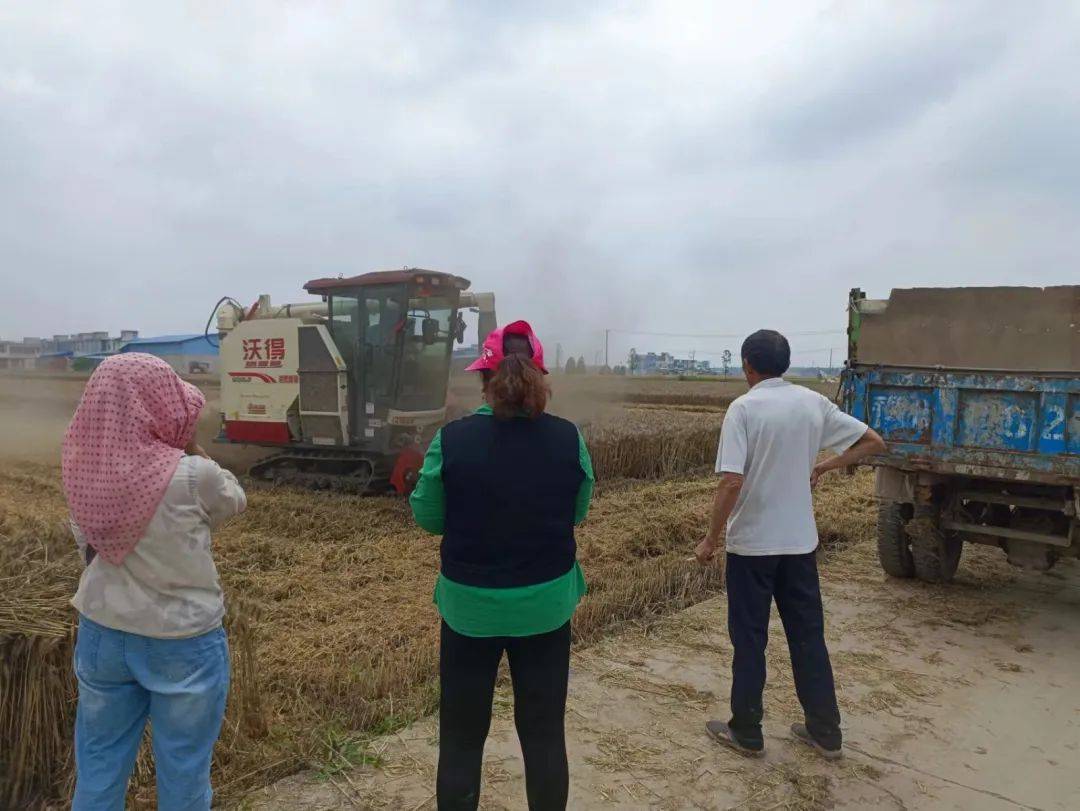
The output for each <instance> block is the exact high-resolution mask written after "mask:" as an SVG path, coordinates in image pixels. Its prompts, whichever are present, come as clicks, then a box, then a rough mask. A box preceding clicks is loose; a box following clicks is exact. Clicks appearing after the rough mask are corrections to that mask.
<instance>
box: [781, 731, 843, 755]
mask: <svg viewBox="0 0 1080 811" xmlns="http://www.w3.org/2000/svg"><path fill="white" fill-rule="evenodd" d="M791 734H792V735H794V736H795V738H796V740H800V741H802V742H803V743H805V744H808V745H810V746H812V747H814V748H815V749H817V750H818V751H819V752H820V753H821V756H822V757H823V758H825V759H826V760H839V759H840V758H842V757H843V756H844V750H843V749H842V748H836V749H826V748H825V747H824V746H822V745H821V744H820V743H818V742H817V741H816V740H814V736H813V735H811V734H810V730H808V729H807V728H806V724H792V725H791Z"/></svg>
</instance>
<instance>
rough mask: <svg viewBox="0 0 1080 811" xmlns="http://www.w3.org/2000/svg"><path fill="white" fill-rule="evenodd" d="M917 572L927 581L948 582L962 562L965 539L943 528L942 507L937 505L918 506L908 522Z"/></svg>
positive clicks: (919, 576) (917, 574)
mask: <svg viewBox="0 0 1080 811" xmlns="http://www.w3.org/2000/svg"><path fill="white" fill-rule="evenodd" d="M906 529H907V533H908V536H909V537H910V538H911V557H912V560H913V561H914V564H915V576H916V577H918V578H919V579H920V580H923V581H925V582H927V583H948V582H949V581H950V580H952V579H953V575H955V574H956V568H957V566H959V565H960V553H961V552H962V551H963V549H964V542H963V541H962V540H961V539H960V536H958V535H957V534H956V533H953V532H945V531H944V530H943V529H942V528H941V510H940V509H939V508H938V507H936V506H935V505H931V504H919V505H916V506H915V516H914V517H913V518H912V519H911V521H909V522H908V524H907V527H906Z"/></svg>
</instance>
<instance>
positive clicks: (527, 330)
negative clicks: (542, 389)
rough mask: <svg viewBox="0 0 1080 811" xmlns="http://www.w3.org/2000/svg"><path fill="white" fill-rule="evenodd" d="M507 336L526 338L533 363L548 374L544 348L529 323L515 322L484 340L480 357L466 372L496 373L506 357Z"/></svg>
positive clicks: (500, 328) (493, 331)
mask: <svg viewBox="0 0 1080 811" xmlns="http://www.w3.org/2000/svg"><path fill="white" fill-rule="evenodd" d="M507 335H520V336H522V337H523V338H526V339H527V340H528V341H529V347H530V348H531V349H532V362H533V363H535V364H536V366H537V368H538V369H540V371H541V372H543V373H544V374H547V373H548V370H547V369H546V368H544V347H543V345H542V344H541V343H540V339H539V338H537V337H536V333H535V332H533V328H532V327H531V326H530V325H529V322H528V321H515V322H514V323H513V324H507V325H506V326H505V327H499V329H496V330H492V331H491V333H490V334H489V335H488V337H487V338H485V339H484V345H483V347H481V349H480V357H478V358H477V359H476V360H474V361H473V362H472V363H470V364H469V365H468V366H467V367H465V371H466V372H480V371H483V370H484V369H487V370H489V371H492V372H494V371H495V370H496V369H498V368H499V364H500V363H502V360H503V358H505V357H506V352H505V351H504V350H503V338H504V337H505V336H507Z"/></svg>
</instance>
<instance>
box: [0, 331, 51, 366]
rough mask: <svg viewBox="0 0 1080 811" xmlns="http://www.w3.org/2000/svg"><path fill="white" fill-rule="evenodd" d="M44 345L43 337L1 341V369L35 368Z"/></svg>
mask: <svg viewBox="0 0 1080 811" xmlns="http://www.w3.org/2000/svg"><path fill="white" fill-rule="evenodd" d="M42 345H43V341H42V340H41V338H23V339H22V340H21V341H0V369H33V368H34V364H35V362H36V361H37V358H38V355H40V354H41V350H42Z"/></svg>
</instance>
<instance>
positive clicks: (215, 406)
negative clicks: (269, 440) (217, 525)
mask: <svg viewBox="0 0 1080 811" xmlns="http://www.w3.org/2000/svg"><path fill="white" fill-rule="evenodd" d="M86 381H87V376H86V375H81V374H73V373H68V374H65V373H59V372H53V373H33V372H30V373H19V372H6V373H0V426H2V428H0V464H6V463H9V462H36V463H38V464H47V465H59V464H60V448H61V445H62V443H63V441H64V432H65V431H66V430H67V426H68V423H69V422H70V421H71V415H72V414H74V413H75V407H76V406H77V405H78V404H79V398H80V397H82V392H83V387H84V386H85V385H86ZM196 385H198V386H199V389H200V390H201V391H202V392H203V394H205V395H206V406H205V407H204V408H203V413H202V415H201V417H200V418H199V425H198V429H197V432H196V437H197V438H198V441H199V444H200V445H202V446H203V448H205V449H206V452H207V453H209V454H210V456H212V457H213V458H214V459H216V460H217V461H218V463H219V464H221V465H223V466H225V467H227V468H230V469H231V470H234V471H237V472H241V471H244V470H246V469H247V468H248V467H249V466H250V465H251V464H253V463H254V462H255V461H257V460H258V459H260V458H261V457H263V456H265V455H266V451H265V450H263V449H261V448H254V447H248V446H232V445H223V444H217V443H215V442H214V438H215V437H216V436H217V435H218V432H219V430H220V424H221V418H220V411H219V397H218V395H219V386H218V384H217V381H216V380H212V379H207V380H200V381H198V382H197V383H196Z"/></svg>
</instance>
